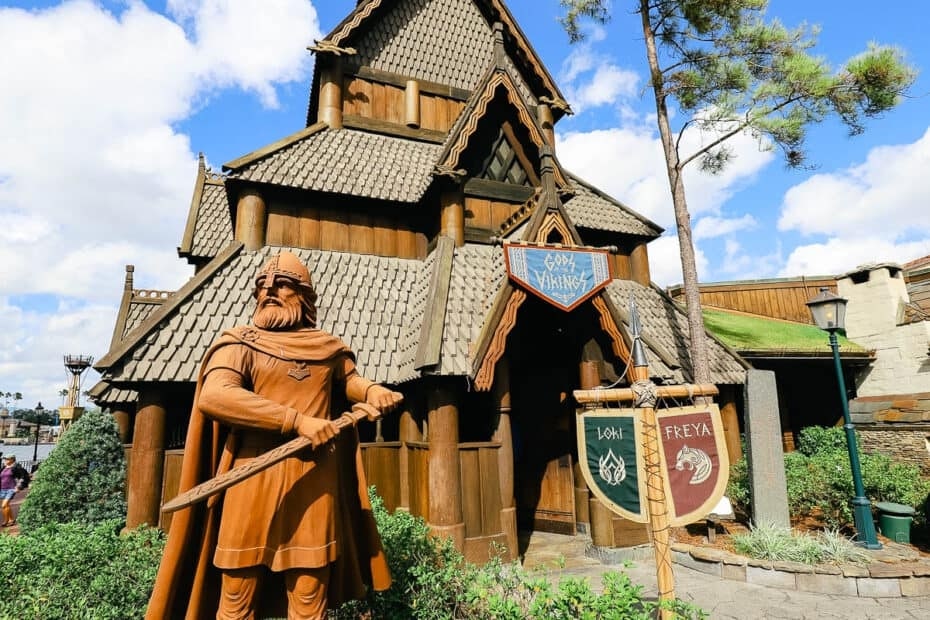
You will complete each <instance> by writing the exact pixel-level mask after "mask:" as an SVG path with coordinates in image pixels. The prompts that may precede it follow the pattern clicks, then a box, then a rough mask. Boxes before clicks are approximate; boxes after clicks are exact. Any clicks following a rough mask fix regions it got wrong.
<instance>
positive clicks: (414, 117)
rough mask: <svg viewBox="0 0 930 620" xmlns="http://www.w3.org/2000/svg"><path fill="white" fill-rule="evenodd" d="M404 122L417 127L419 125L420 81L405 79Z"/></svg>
mask: <svg viewBox="0 0 930 620" xmlns="http://www.w3.org/2000/svg"><path fill="white" fill-rule="evenodd" d="M404 124H406V125H407V127H413V128H414V129H417V128H419V127H420V83H419V82H417V81H416V80H407V88H406V89H404Z"/></svg>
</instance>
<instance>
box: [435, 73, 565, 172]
mask: <svg viewBox="0 0 930 620" xmlns="http://www.w3.org/2000/svg"><path fill="white" fill-rule="evenodd" d="M498 88H503V89H504V92H505V93H506V95H507V101H508V102H510V104H511V105H512V106H513V108H514V109H515V110H516V112H517V118H518V119H519V120H520V122H521V123H522V124H523V126H524V127H525V128H526V130H527V132H528V133H529V134H530V140H532V141H533V143H534V144H535V145H536V147H537V148H539V149H542V148H544V147H546V146H547V143H546V139H545V137H544V136H543V132H542V129H541V128H540V127H539V124H538V123H537V122H536V118H535V117H534V116H533V115H532V114H530V112H529V107H528V106H527V104H526V102H525V101H524V100H523V97H522V96H521V95H520V93H519V91H518V90H517V87H516V84H514V82H513V78H512V77H511V76H510V73H508V72H507V71H506V70H505V69H503V68H501V67H497V66H495V65H492V66H491V67H490V68H489V69H488V72H487V73H486V74H485V77H484V79H483V80H482V81H481V85H480V86H479V87H478V88H476V89H475V92H474V94H473V95H472V97H471V99H469V102H468V103H467V104H466V105H465V108H463V109H462V112H461V114H460V115H459V118H458V120H457V121H456V123H455V125H453V127H452V130H451V131H450V132H449V137H448V138H447V140H446V145H445V147H444V148H443V152H442V154H441V155H440V156H439V159H438V161H437V165H440V166H445V167H450V168H458V167H459V166H460V158H461V156H462V153H463V152H464V151H465V149H466V148H468V144H469V141H470V139H471V137H472V136H473V135H474V134H475V132H476V131H477V129H478V123H479V122H480V121H481V119H482V118H484V116H485V114H487V111H488V106H489V105H490V104H491V102H492V101H493V100H494V99H495V97H496V96H497V89H498ZM554 173H555V179H556V183H557V184H558V185H559V186H560V187H564V186H567V185H568V181H567V179H566V178H565V176H564V175H563V173H562V170H561V166H560V165H559V164H556V165H555V166H554Z"/></svg>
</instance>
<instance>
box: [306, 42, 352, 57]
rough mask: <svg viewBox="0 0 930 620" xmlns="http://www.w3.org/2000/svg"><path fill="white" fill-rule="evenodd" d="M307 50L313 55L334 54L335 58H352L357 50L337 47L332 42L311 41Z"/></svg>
mask: <svg viewBox="0 0 930 620" xmlns="http://www.w3.org/2000/svg"><path fill="white" fill-rule="evenodd" d="M307 49H308V50H310V51H311V52H313V53H315V54H335V55H336V56H354V55H355V54H357V53H358V52H357V50H356V49H355V48H354V47H339V46H338V45H336V44H335V43H333V42H332V41H326V40H323V41H317V40H316V39H314V40H313V45H308V46H307Z"/></svg>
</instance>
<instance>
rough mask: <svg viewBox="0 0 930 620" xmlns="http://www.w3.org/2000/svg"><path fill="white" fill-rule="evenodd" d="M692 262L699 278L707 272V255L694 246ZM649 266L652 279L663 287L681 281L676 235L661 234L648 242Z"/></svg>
mask: <svg viewBox="0 0 930 620" xmlns="http://www.w3.org/2000/svg"><path fill="white" fill-rule="evenodd" d="M694 262H695V264H696V265H697V272H698V279H700V278H701V274H703V273H706V272H707V257H706V256H705V255H704V252H702V251H701V248H699V247H695V248H694ZM649 268H650V276H651V278H652V281H653V282H655V283H656V284H658V285H659V286H661V287H663V288H664V287H668V286H671V285H673V284H680V283H681V282H682V280H683V278H682V276H681V250H680V249H679V247H678V236H677V235H663V236H661V237H659V238H658V239H656V240H655V241H653V242H652V243H650V244H649Z"/></svg>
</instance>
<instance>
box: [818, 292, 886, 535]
mask: <svg viewBox="0 0 930 620" xmlns="http://www.w3.org/2000/svg"><path fill="white" fill-rule="evenodd" d="M846 301H847V300H846V299H843V298H842V297H840V296H839V295H834V294H833V293H831V292H830V289H828V288H826V287H824V288H821V289H820V293H818V294H817V296H816V297H814V298H813V299H811V300H810V301H809V302H807V306H808V307H809V308H810V309H811V314H812V315H813V316H814V323H816V324H817V327H819V328H820V329H823V330H826V331H827V332H828V333H829V334H830V348H831V349H832V350H833V364H834V366H836V379H837V381H838V382H839V386H840V403H841V404H842V406H843V422H844V424H843V429H844V430H845V431H846V449H847V450H848V451H849V467H850V469H852V478H853V488H854V490H855V496H854V497H853V498H852V501H851V502H850V503H851V504H852V508H853V519H854V520H855V523H856V531H857V532H858V533H859V541H858V543H857V544H858V545H859V546H861V547H865V548H866V549H881V548H882V545H881V543H879V542H878V539H877V538H876V536H875V523H873V522H872V503H871V502H870V501H869V500H868V498H867V497H866V496H865V486H863V484H862V472H861V467H860V465H859V449H858V447H857V446H856V431H855V429H854V428H853V425H852V420H851V419H850V417H849V403H848V402H847V401H846V381H845V380H844V379H843V367H842V366H841V365H840V346H839V343H838V342H837V339H836V332H837V331H839V330H841V329H845V328H846Z"/></svg>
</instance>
